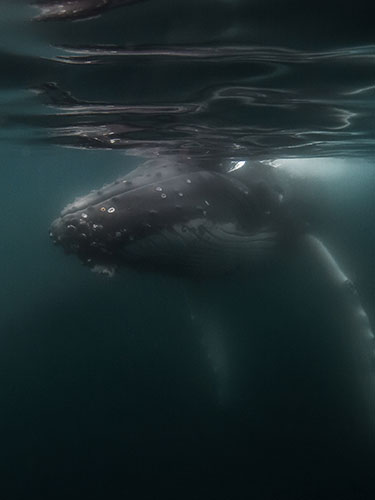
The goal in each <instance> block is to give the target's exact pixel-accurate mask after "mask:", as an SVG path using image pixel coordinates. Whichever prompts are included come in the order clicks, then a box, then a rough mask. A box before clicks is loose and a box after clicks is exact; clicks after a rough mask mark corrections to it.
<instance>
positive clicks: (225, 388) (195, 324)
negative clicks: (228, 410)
mask: <svg viewBox="0 0 375 500" xmlns="http://www.w3.org/2000/svg"><path fill="white" fill-rule="evenodd" d="M186 297H187V304H188V309H189V314H190V319H191V324H192V328H193V330H194V333H195V334H196V335H197V337H198V339H199V342H200V345H201V347H202V349H203V356H204V357H205V358H206V359H207V362H208V364H209V367H210V371H211V374H212V378H213V385H214V386H215V391H216V392H217V397H218V400H219V401H220V403H222V404H224V405H226V404H228V402H229V400H230V397H231V389H232V375H233V371H232V367H231V366H230V359H229V358H230V354H229V352H228V349H229V347H230V345H229V344H230V343H229V342H228V335H227V333H228V332H227V331H226V329H225V322H224V321H223V318H222V315H221V314H220V308H218V307H216V304H215V302H214V301H212V300H211V297H210V298H209V297H208V294H207V293H205V290H204V291H202V290H198V289H197V288H196V289H195V290H194V291H193V293H187V295H186Z"/></svg>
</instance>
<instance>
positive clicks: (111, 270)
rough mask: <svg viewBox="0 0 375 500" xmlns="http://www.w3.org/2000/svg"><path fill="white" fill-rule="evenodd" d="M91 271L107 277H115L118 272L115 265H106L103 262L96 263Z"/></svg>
mask: <svg viewBox="0 0 375 500" xmlns="http://www.w3.org/2000/svg"><path fill="white" fill-rule="evenodd" d="M91 271H92V272H93V273H97V274H101V275H102V276H105V277H107V278H113V276H114V275H115V274H116V268H115V267H114V266H104V265H101V264H96V265H95V266H94V267H93V268H92V269H91Z"/></svg>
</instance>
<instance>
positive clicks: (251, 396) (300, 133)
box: [0, 0, 375, 500]
mask: <svg viewBox="0 0 375 500" xmlns="http://www.w3.org/2000/svg"><path fill="white" fill-rule="evenodd" d="M177 4H178V6H177ZM287 4H288V5H285V6H283V7H282V6H281V5H282V4H281V2H264V3H260V2H242V1H232V2H231V1H220V2H212V1H203V0H202V2H197V1H195V2H185V1H181V2H175V3H172V2H167V1H160V2H157V1H152V0H150V1H149V2H141V3H139V4H137V5H132V6H127V7H123V8H118V9H114V10H109V11H108V12H106V13H103V16H102V17H98V18H95V19H92V20H90V19H88V20H83V21H80V22H72V21H69V20H66V21H61V22H58V21H56V22H55V21H48V22H45V23H35V22H32V21H31V20H30V18H31V17H32V16H33V15H35V11H34V10H32V8H31V7H30V6H28V4H27V2H20V3H19V6H18V7H17V8H16V7H15V4H12V3H10V2H9V3H8V2H4V3H3V4H2V5H1V7H0V14H1V16H2V17H1V21H0V28H1V35H0V61H1V68H2V72H1V77H0V105H1V111H0V123H1V124H2V128H1V132H0V137H1V151H2V155H1V158H2V163H1V166H2V182H1V184H0V199H1V207H2V215H3V217H2V218H1V235H2V238H1V244H0V252H1V255H0V257H1V266H0V280H1V283H2V287H1V291H0V321H1V330H0V373H1V379H0V403H1V404H0V409H1V410H0V435H1V441H0V442H1V448H0V449H1V452H0V457H1V467H0V474H1V480H0V495H1V497H2V498H4V499H6V500H15V499H17V500H18V499H22V500H23V499H31V498H32V499H34V498H35V499H43V500H44V499H55V498H56V499H59V498H64V499H70V498H77V499H78V498H79V499H86V498H87V499H107V498H108V499H111V500H112V499H117V498H130V499H135V500H138V499H139V500H144V499H145V500H148V499H150V500H151V499H155V500H159V499H160V500H161V499H164V498H171V499H172V498H173V499H180V498H188V499H196V500H205V499H212V500H216V499H218V500H219V499H220V500H221V499H223V500H224V499H225V500H227V499H228V500H229V499H230V500H231V499H236V500H237V499H238V500H242V499H245V498H253V499H255V500H279V499H285V500H292V499H296V500H297V499H298V500H305V499H321V498H330V499H332V498H348V499H362V498H363V499H365V500H370V499H372V498H373V497H374V494H375V485H374V484H373V475H374V465H373V464H374V458H375V455H374V443H373V438H372V431H371V425H370V424H369V420H371V419H369V418H368V417H367V413H366V412H367V406H368V403H369V401H370V399H371V395H370V394H369V393H366V394H365V395H363V394H362V393H361V386H360V384H358V383H357V381H356V372H355V370H354V369H353V366H352V364H351V363H352V358H351V356H350V353H347V352H346V351H345V347H342V343H341V339H342V332H344V331H345V325H343V324H341V322H340V317H341V312H342V311H341V310H340V305H339V304H337V303H336V301H335V297H334V294H332V293H331V291H330V290H329V289H328V288H327V287H326V283H325V282H324V279H322V278H321V277H320V276H319V275H316V276H315V275H314V271H313V269H312V268H311V267H310V265H309V264H306V263H305V262H304V261H303V259H295V260H292V261H291V262H290V261H289V262H282V265H278V266H277V265H275V266H271V267H270V268H268V269H267V270H266V271H265V272H264V273H255V274H254V275H252V276H232V277H231V276H229V277H226V278H225V279H218V280H214V281H213V282H211V283H204V284H202V287H201V293H200V295H199V300H200V301H201V302H202V303H204V302H205V301H206V300H207V303H209V304H212V303H213V304H215V305H216V308H217V310H218V311H220V320H221V321H222V322H223V324H224V325H225V326H226V328H227V329H228V330H229V331H231V330H233V335H234V336H235V338H236V341H235V349H237V351H236V352H237V353H238V352H241V353H242V354H241V356H240V358H239V360H242V365H241V366H246V367H247V368H246V369H244V368H243V371H244V373H243V376H242V377H241V383H240V384H239V386H240V389H239V392H241V394H242V396H243V394H246V397H245V398H242V403H238V402H237V403H235V404H231V405H224V404H222V403H221V402H220V399H219V398H218V395H217V387H216V382H215V377H214V376H213V374H212V370H211V367H210V364H209V363H208V362H207V353H206V352H205V351H204V349H202V346H201V345H200V342H199V338H198V336H197V334H196V333H197V332H196V331H194V326H193V324H192V322H191V318H190V315H191V311H190V306H189V298H188V296H189V286H190V285H189V283H188V280H183V279H182V278H174V277H170V276H166V275H163V274H151V273H142V272H136V271H134V270H131V269H126V270H123V271H122V272H121V273H119V274H118V275H117V276H115V277H114V278H113V279H105V278H103V277H101V276H98V275H95V274H93V273H91V272H89V270H88V269H87V268H85V267H84V266H82V265H81V264H80V263H79V261H78V259H76V258H74V256H66V255H64V253H63V252H62V251H61V250H60V249H58V248H55V247H53V245H51V242H50V240H49V238H48V228H49V225H50V223H51V221H52V220H53V219H54V218H55V217H56V216H57V215H58V214H59V212H60V211H61V209H62V208H63V207H64V206H65V205H66V204H67V203H69V202H70V201H72V199H74V198H75V197H76V196H79V195H82V194H85V193H86V192H88V191H90V190H91V189H94V188H98V187H100V186H102V185H103V184H104V183H106V182H109V181H111V180H113V179H115V178H116V177H118V176H120V175H123V174H125V173H127V172H129V171H130V170H132V169H133V168H135V167H136V166H137V165H138V164H140V163H142V161H144V159H146V158H150V157H151V158H153V157H155V156H159V157H160V156H163V155H167V156H170V155H171V154H173V155H176V154H177V155H181V154H182V155H191V156H192V157H193V158H196V159H197V161H202V159H203V160H206V159H208V161H211V162H215V161H217V158H226V159H231V160H233V161H237V160H243V159H253V158H255V159H266V160H275V159H276V160H279V159H284V160H285V165H287V167H289V168H291V165H293V169H294V172H296V176H297V177H299V178H301V179H303V182H302V184H303V186H304V189H305V191H304V192H305V193H308V197H307V199H306V214H307V215H308V219H309V221H310V223H311V226H312V229H313V230H314V231H315V232H316V233H317V234H319V235H320V236H321V237H322V238H323V239H325V241H327V243H328V244H329V245H330V248H333V249H335V255H336V256H337V258H338V260H339V261H340V263H341V264H342V266H343V268H344V269H345V270H346V271H347V273H348V274H349V275H350V277H351V278H352V279H353V281H354V282H355V284H356V285H357V287H358V289H359V291H360V295H361V298H362V302H363V304H364V308H365V309H366V311H367V313H368V315H369V318H370V321H371V322H372V325H374V324H375V308H374V298H375V281H374V255H375V229H374V223H373V221H374V217H375V201H374V189H375V170H374V166H373V159H374V146H373V144H374V111H373V110H374V101H373V98H374V90H373V75H374V73H373V54H374V45H373V42H374V41H373V34H372V26H370V24H371V23H370V22H369V19H370V16H369V13H368V12H367V11H366V6H365V4H363V5H362V3H361V2H359V3H358V4H357V5H356V9H355V10H354V12H353V11H352V10H351V11H350V12H349V11H346V8H344V7H343V6H341V5H338V4H336V3H335V2H332V5H331V6H330V5H326V3H324V4H323V2H316V3H315V4H309V5H308V4H306V8H305V7H304V8H302V7H301V6H300V5H299V4H297V3H294V2H287ZM104 44H106V46H105V47H103V45H104ZM109 44H110V49H109V48H108V45H109ZM61 46H64V48H61ZM48 82H49V84H48V85H46V83H48ZM51 82H53V84H52V85H51ZM125 153H126V154H125ZM291 159H292V160H293V161H292V162H291ZM244 359H245V360H247V359H248V362H247V361H244ZM239 364H240V361H239ZM240 373H241V372H240Z"/></svg>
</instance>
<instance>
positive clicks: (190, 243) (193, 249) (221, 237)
mask: <svg viewBox="0 0 375 500" xmlns="http://www.w3.org/2000/svg"><path fill="white" fill-rule="evenodd" d="M276 241H277V233H276V232H275V231H273V230H271V229H270V228H261V229H259V230H257V231H254V232H252V233H250V232H245V231H244V230H242V229H239V228H238V227H237V226H236V225H235V224H234V223H229V222H226V223H220V224H218V223H214V222H212V221H207V219H204V218H199V219H194V220H192V221H189V222H188V223H186V224H182V223H179V224H175V225H173V226H171V227H169V228H165V229H163V230H162V231H160V232H159V233H156V234H153V235H151V236H147V237H145V238H142V239H139V240H137V241H134V242H133V243H131V244H127V246H126V247H125V248H124V250H123V252H122V254H123V256H124V258H125V259H127V258H129V259H131V260H132V259H135V260H137V261H144V262H147V261H152V262H154V263H156V265H157V264H158V263H160V266H161V267H164V266H165V265H167V266H168V265H172V266H175V267H178V268H180V269H181V270H186V271H189V272H199V273H205V272H206V273H210V274H211V273H216V272H219V273H220V272H229V271H231V270H236V269H238V268H251V267H252V266H254V265H256V264H258V263H259V262H260V261H262V260H264V259H266V258H267V257H268V256H269V255H270V254H271V253H272V250H273V249H274V247H275V245H276Z"/></svg>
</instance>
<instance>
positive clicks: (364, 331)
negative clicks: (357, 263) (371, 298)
mask: <svg viewBox="0 0 375 500" xmlns="http://www.w3.org/2000/svg"><path fill="white" fill-rule="evenodd" d="M302 246H303V250H304V255H305V254H306V253H307V254H308V255H309V256H310V257H311V259H310V260H311V261H312V264H315V265H317V266H318V269H317V272H319V269H320V272H323V273H324V277H325V282H326V284H327V286H329V287H330V289H331V291H332V292H334V294H335V299H336V300H337V301H338V305H339V311H340V315H342V317H340V318H339V320H340V324H341V325H342V329H343V331H344V333H345V338H343V339H342V340H343V342H346V341H348V342H350V344H348V345H349V348H350V352H351V353H352V355H353V356H354V358H355V361H356V366H357V368H359V370H360V371H359V373H360V374H361V375H362V379H363V380H366V381H367V382H369V384H370V387H368V386H367V389H370V391H371V392H372V393H373V391H374V334H373V332H372V329H371V325H370V321H369V318H368V316H367V313H366V311H365V310H364V308H363V306H362V303H361V300H360V297H359V294H358V292H357V290H356V288H355V286H354V284H353V282H352V281H351V280H350V279H349V278H348V276H347V275H346V274H345V273H344V272H343V270H342V269H341V268H340V266H339V264H338V263H337V261H336V260H335V258H334V257H333V256H332V254H331V253H330V251H329V250H328V249H327V247H326V246H325V245H324V244H323V243H322V241H321V240H319V239H318V238H316V237H315V236H313V235H310V234H308V235H305V236H304V237H303V240H302ZM367 389H366V390H367ZM367 396H369V394H368V393H367ZM372 396H373V395H372ZM370 397H371V394H370ZM371 399H372V398H371ZM371 404H372V403H371Z"/></svg>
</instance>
